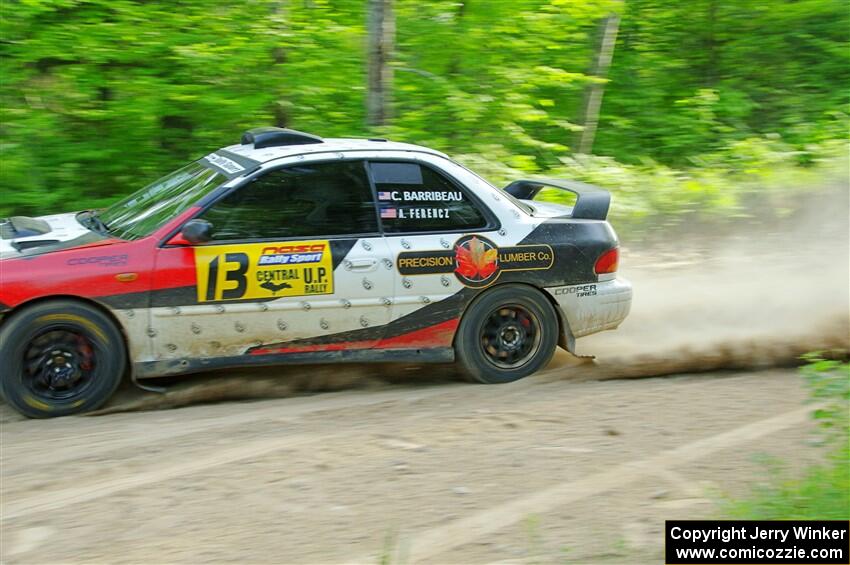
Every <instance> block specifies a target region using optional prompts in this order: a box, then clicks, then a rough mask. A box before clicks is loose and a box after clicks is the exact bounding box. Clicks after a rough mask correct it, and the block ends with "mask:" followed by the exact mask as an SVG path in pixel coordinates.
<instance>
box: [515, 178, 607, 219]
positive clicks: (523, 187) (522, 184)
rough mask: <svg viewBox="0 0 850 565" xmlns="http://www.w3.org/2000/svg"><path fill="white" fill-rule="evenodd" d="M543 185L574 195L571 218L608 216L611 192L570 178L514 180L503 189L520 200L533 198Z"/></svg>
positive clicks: (603, 217) (601, 217) (600, 217)
mask: <svg viewBox="0 0 850 565" xmlns="http://www.w3.org/2000/svg"><path fill="white" fill-rule="evenodd" d="M544 186H551V187H553V188H560V189H561V190H566V191H569V192H572V193H573V194H575V195H576V203H575V206H573V214H572V217H573V218H577V219H584V220H604V219H605V218H607V217H608V207H609V206H610V205H611V193H609V192H608V191H607V190H605V189H602V188H599V187H598V186H593V185H592V184H585V183H583V182H578V181H572V180H550V179H544V180H515V181H514V182H512V183H511V184H509V185H508V186H506V187H505V188H504V191H505V192H507V193H508V194H510V195H511V196H513V197H515V198H519V199H520V200H534V197H535V196H537V193H538V192H540V189H542V188H543V187H544Z"/></svg>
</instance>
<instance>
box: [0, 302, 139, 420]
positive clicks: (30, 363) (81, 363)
mask: <svg viewBox="0 0 850 565" xmlns="http://www.w3.org/2000/svg"><path fill="white" fill-rule="evenodd" d="M0 359H2V365H3V366H2V369H0V370H2V374H0V391H2V393H3V396H4V397H5V399H6V402H8V403H9V404H10V405H11V406H12V407H13V408H15V409H16V410H18V411H19V412H20V413H22V414H23V415H25V416H28V417H30V418H50V417H54V416H66V415H69V414H76V413H79V412H85V411H88V410H94V409H96V408H98V407H100V406H101V405H102V404H103V403H104V402H106V400H107V399H109V397H110V396H112V393H113V392H115V389H116V388H118V385H119V384H120V383H121V378H122V377H123V374H124V369H125V367H126V349H125V346H124V340H123V339H122V336H121V332H120V331H119V330H118V329H117V328H116V327H115V324H114V323H113V322H112V320H111V319H110V318H109V317H108V316H107V315H106V314H104V313H103V312H101V311H100V310H98V309H97V308H94V307H92V306H88V305H86V304H83V303H80V302H74V301H70V300H55V301H49V302H42V303H40V304H36V305H33V306H31V307H28V308H25V309H24V310H21V311H20V312H16V313H14V314H13V315H12V316H11V318H10V319H9V320H8V321H7V322H6V323H5V324H3V326H2V328H0Z"/></svg>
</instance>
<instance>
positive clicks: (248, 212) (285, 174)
mask: <svg viewBox="0 0 850 565" xmlns="http://www.w3.org/2000/svg"><path fill="white" fill-rule="evenodd" d="M202 217H203V218H204V219H205V220H208V221H210V222H211V223H212V225H213V240H216V241H222V240H246V239H287V238H309V237H316V236H332V235H356V234H367V233H375V232H377V231H378V220H377V218H376V217H375V204H374V201H373V199H372V189H371V187H370V186H369V178H368V176H367V175H366V168H365V162H364V161H342V162H332V163H313V164H310V163H305V164H303V165H297V166H292V167H286V168H283V169H277V170H274V171H271V172H268V173H266V174H264V175H262V176H261V177H259V178H256V179H254V180H253V181H252V182H250V183H248V184H247V185H245V186H243V187H241V188H239V189H238V190H236V191H235V192H232V193H231V194H229V195H228V196H226V197H225V198H223V199H222V200H220V201H219V202H217V203H215V204H214V205H213V206H212V208H210V209H209V210H207V211H206V212H205V213H204V214H203V216H202Z"/></svg>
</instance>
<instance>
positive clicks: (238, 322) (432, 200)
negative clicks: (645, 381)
mask: <svg viewBox="0 0 850 565" xmlns="http://www.w3.org/2000/svg"><path fill="white" fill-rule="evenodd" d="M543 186H550V187H556V188H562V189H565V190H568V191H571V192H574V193H575V194H576V195H577V200H576V202H575V205H574V206H572V207H568V206H559V205H553V204H549V203H539V202H534V201H533V199H534V197H535V195H536V194H537V193H538V191H539V190H540V189H541V187H543ZM609 202H610V197H609V194H608V193H607V192H605V191H603V190H600V189H598V188H595V187H592V186H588V185H584V184H581V183H575V182H567V181H530V180H529V181H516V182H514V183H512V184H510V185H509V186H507V187H506V188H504V189H498V188H495V187H494V186H492V185H490V184H489V183H487V182H486V181H485V180H483V179H482V178H481V177H479V176H477V175H476V174H474V173H472V172H471V171H469V170H468V169H466V168H464V167H463V166H461V165H458V164H457V163H455V162H453V161H451V160H450V159H449V158H448V157H446V156H445V155H443V154H442V153H439V152H437V151H433V150H431V149H427V148H424V147H419V146H415V145H408V144H403V143H392V142H388V141H386V140H382V139H372V140H360V139H322V138H319V137H316V136H312V135H309V134H305V133H301V132H296V131H293V130H285V129H279V128H259V129H255V130H251V131H248V132H247V133H246V134H245V135H244V136H243V137H242V143H241V144H239V145H232V146H230V147H227V148H225V149H221V150H219V151H216V152H215V153H211V154H210V155H207V156H206V157H204V158H202V159H199V160H198V161H195V162H193V163H190V164H188V165H186V166H185V167H183V168H181V169H179V170H177V171H175V172H173V173H171V174H169V175H167V176H166V177H164V178H162V179H160V180H158V181H156V182H155V183H153V184H151V185H149V186H147V187H146V188H143V189H142V190H140V191H138V192H136V193H134V194H132V195H130V196H128V197H126V198H124V199H123V200H121V201H119V202H117V203H115V204H114V205H112V206H110V207H109V208H107V209H105V210H100V211H93V210H88V211H83V212H77V213H70V214H57V215H52V216H44V217H40V218H28V217H11V218H9V219H7V220H4V221H3V222H2V223H0V238H2V239H0V312H2V314H0V315H2V322H0V367H2V375H0V390H1V391H2V393H3V395H4V397H5V398H6V401H7V402H8V403H10V404H11V405H12V406H14V407H15V408H16V409H18V410H19V411H21V412H22V413H24V414H26V415H27V416H32V417H48V416H61V415H65V414H71V413H76V412H81V411H85V410H91V409H94V408H96V407H98V406H100V405H101V404H103V403H104V402H105V401H106V400H107V399H108V398H109V396H110V395H111V394H112V393H113V392H114V391H115V389H116V387H117V386H118V384H119V382H120V381H121V379H122V377H124V376H125V375H126V374H128V373H129V374H130V376H131V378H133V379H134V380H135V379H139V378H147V377H156V376H165V375H175V374H179V373H189V372H193V371H201V370H208V369H216V368H224V367H234V366H240V365H271V364H279V363H311V362H322V363H327V362H332V361H358V362H362V361H396V362H416V363H420V362H452V361H454V362H456V363H457V365H458V367H459V369H460V370H461V372H462V373H464V374H465V375H466V376H468V377H470V378H471V379H473V380H477V381H480V382H485V383H505V382H510V381H514V380H516V379H519V378H521V377H524V376H526V375H529V374H531V373H534V372H535V371H537V370H538V369H540V368H541V367H543V366H545V365H546V363H547V362H548V361H549V360H550V359H551V357H552V354H553V352H554V349H555V347H556V345H558V344H560V345H561V346H562V347H564V348H566V349H568V350H570V351H573V350H574V346H575V338H577V337H581V336H584V335H588V334H591V333H594V332H598V331H602V330H606V329H612V328H616V327H617V325H618V324H620V322H622V320H623V319H624V318H625V316H626V314H627V313H628V310H629V306H630V303H631V295H632V291H631V286H630V285H629V283H628V282H626V281H625V280H622V279H619V278H617V277H616V270H617V259H618V247H617V245H618V244H617V237H616V235H615V234H614V230H613V229H612V228H611V226H610V225H609V224H608V222H607V221H606V216H607V213H608V206H609Z"/></svg>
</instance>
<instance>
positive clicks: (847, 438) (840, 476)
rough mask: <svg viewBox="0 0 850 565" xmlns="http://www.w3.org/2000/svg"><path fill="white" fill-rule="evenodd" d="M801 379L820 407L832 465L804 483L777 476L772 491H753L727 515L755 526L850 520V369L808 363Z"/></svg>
mask: <svg viewBox="0 0 850 565" xmlns="http://www.w3.org/2000/svg"><path fill="white" fill-rule="evenodd" d="M806 359H807V361H808V364H807V365H805V366H804V367H802V369H801V373H802V376H803V378H804V379H805V381H806V383H807V384H808V386H809V389H810V391H811V396H812V400H814V401H817V402H819V403H820V406H819V407H818V408H817V409H816V410H815V411H814V412H813V417H814V419H815V420H816V421H817V423H818V430H819V432H820V434H821V437H822V438H823V440H824V443H825V444H826V446H828V448H829V449H830V452H829V455H828V457H827V460H826V461H825V462H824V463H822V464H819V465H814V466H811V467H809V468H808V469H806V471H805V473H804V474H803V476H802V477H801V478H786V477H783V476H782V475H781V473H775V474H774V477H773V479H772V481H771V482H770V483H768V484H767V485H760V486H757V487H755V488H754V489H753V493H752V496H751V497H749V498H746V499H742V500H737V501H730V502H728V503H727V504H726V506H725V508H724V510H725V513H726V514H728V515H729V516H730V517H733V518H741V519H752V520H793V519H812V520H814V519H819V520H848V519H850V447H848V446H849V445H850V443H848V442H850V435H848V430H849V429H850V413H848V403H850V364H848V363H842V362H840V361H835V360H825V359H822V358H821V357H820V356H818V355H817V354H812V355H809V356H807V357H806Z"/></svg>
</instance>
